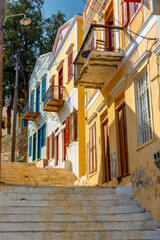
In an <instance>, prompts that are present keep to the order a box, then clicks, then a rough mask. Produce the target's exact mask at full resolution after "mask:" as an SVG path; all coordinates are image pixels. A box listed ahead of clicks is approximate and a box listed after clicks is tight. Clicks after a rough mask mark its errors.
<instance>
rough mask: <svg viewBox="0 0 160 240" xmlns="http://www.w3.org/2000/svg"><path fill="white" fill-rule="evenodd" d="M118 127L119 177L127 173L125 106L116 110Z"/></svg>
mask: <svg viewBox="0 0 160 240" xmlns="http://www.w3.org/2000/svg"><path fill="white" fill-rule="evenodd" d="M118 125H119V145H120V167H121V176H124V175H126V174H127V173H128V172H129V169H128V144H127V123H126V107H125V104H123V105H122V107H120V108H119V109H118Z"/></svg>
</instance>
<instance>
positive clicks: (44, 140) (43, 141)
mask: <svg viewBox="0 0 160 240" xmlns="http://www.w3.org/2000/svg"><path fill="white" fill-rule="evenodd" d="M45 145H46V123H45V124H44V125H43V126H42V147H44V146H45Z"/></svg>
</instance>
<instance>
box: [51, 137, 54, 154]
mask: <svg viewBox="0 0 160 240" xmlns="http://www.w3.org/2000/svg"><path fill="white" fill-rule="evenodd" d="M51 144H52V153H51V156H52V158H54V133H53V132H52V143H51Z"/></svg>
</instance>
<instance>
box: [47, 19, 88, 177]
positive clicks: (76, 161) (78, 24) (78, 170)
mask: <svg viewBox="0 0 160 240" xmlns="http://www.w3.org/2000/svg"><path fill="white" fill-rule="evenodd" d="M69 24H70V26H69V27H68V28H67V31H66V32H65V35H64V36H63V40H62V42H61V43H60V44H59V48H58V49H57V51H56V52H55V53H54V55H53V56H51V59H53V58H54V61H53V62H52V64H51V63H50V72H49V76H50V84H51V81H52V80H53V79H54V85H55V86H58V72H59V70H60V68H61V67H62V66H63V86H64V88H65V90H64V93H63V94H64V97H65V102H64V105H63V107H62V108H61V110H60V111H59V112H58V113H56V114H54V113H51V112H50V113H49V120H48V133H47V134H48V136H50V135H51V133H52V132H53V133H55V130H56V129H58V131H57V132H56V133H55V136H57V135H59V162H58V166H62V164H63V147H64V141H63V131H64V129H65V124H64V122H65V119H66V117H67V116H68V115H70V114H71V113H72V112H73V108H74V109H75V110H76V111H77V115H78V120H77V124H78V126H77V129H78V134H77V135H78V138H77V140H76V141H73V142H72V143H71V144H69V146H68V147H67V159H66V160H69V161H70V162H71V170H72V171H73V172H74V173H75V174H76V175H77V176H78V177H80V176H82V175H84V174H85V166H86V163H85V143H84V141H83V139H84V138H85V122H84V118H85V113H84V90H83V89H82V90H79V89H74V78H73V75H72V78H71V80H70V81H69V82H68V55H69V53H70V52H71V51H73V61H74V59H75V57H76V55H77V52H78V50H79V49H80V47H81V45H82V36H83V32H82V30H81V28H82V24H83V20H82V16H80V15H77V16H75V17H74V18H73V19H72V21H71V20H70V21H69ZM61 28H62V27H61ZM57 38H58V36H57ZM53 49H54V47H53ZM73 71H74V68H73ZM54 161H55V159H53V164H52V165H53V166H54Z"/></svg>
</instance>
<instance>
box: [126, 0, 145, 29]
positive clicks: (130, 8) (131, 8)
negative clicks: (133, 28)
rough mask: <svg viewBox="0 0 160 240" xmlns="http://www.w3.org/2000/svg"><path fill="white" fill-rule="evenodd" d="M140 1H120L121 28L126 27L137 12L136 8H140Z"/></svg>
mask: <svg viewBox="0 0 160 240" xmlns="http://www.w3.org/2000/svg"><path fill="white" fill-rule="evenodd" d="M139 1H140V0H135V2H133V1H130V0H128V1H125V2H124V0H122V24H123V27H124V26H126V25H127V23H128V22H129V21H130V20H131V18H132V17H133V15H134V14H135V13H136V12H137V10H138V8H139V7H140V5H141V3H139Z"/></svg>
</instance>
